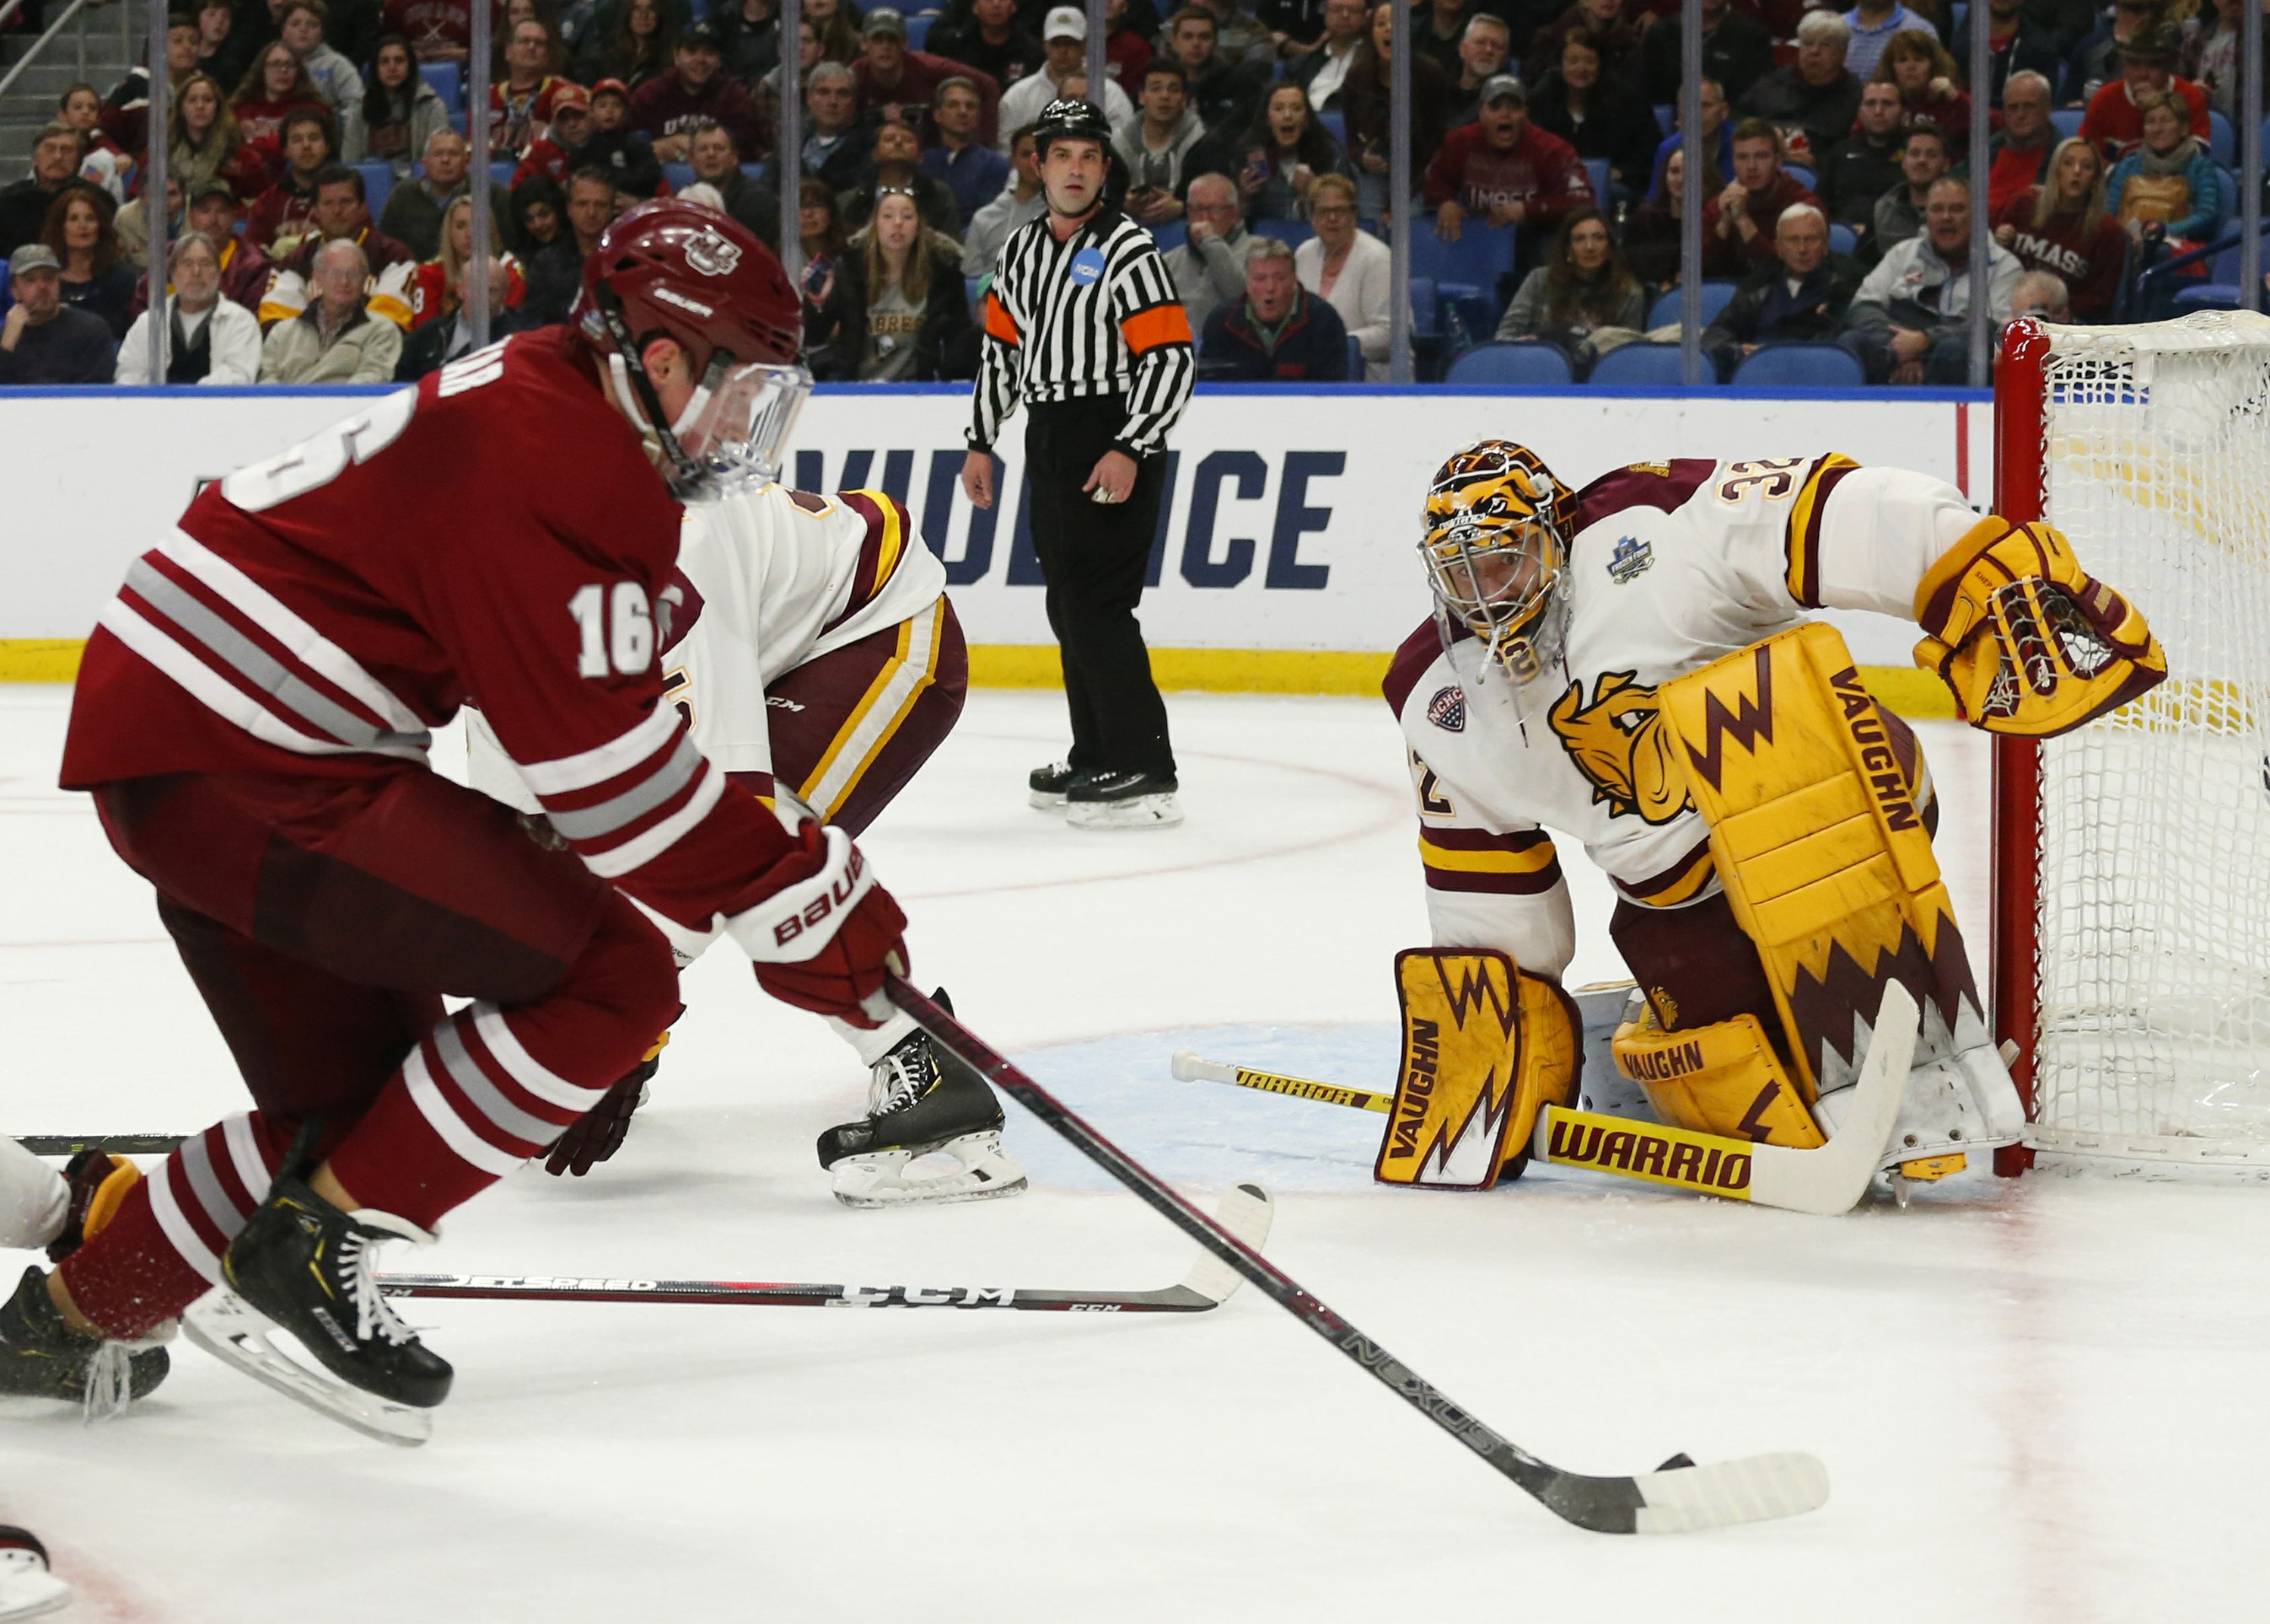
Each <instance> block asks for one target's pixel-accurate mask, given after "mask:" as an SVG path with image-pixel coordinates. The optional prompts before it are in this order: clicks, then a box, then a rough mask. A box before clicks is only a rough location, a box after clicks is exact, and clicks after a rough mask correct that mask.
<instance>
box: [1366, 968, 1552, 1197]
mask: <svg viewBox="0 0 2270 1624" xmlns="http://www.w3.org/2000/svg"><path fill="white" fill-rule="evenodd" d="M1395 990H1396V993H1397V996H1398V999H1399V1000H1400V1002H1401V1004H1402V1006H1403V1067H1402V1072H1401V1074H1400V1075H1399V1076H1398V1078H1397V1079H1396V1085H1395V1105H1394V1109H1393V1111H1392V1113H1391V1115H1390V1116H1389V1118H1388V1123H1387V1132H1386V1135H1385V1137H1384V1138H1383V1139H1382V1140H1381V1143H1380V1146H1379V1157H1378V1160H1377V1161H1375V1162H1374V1163H1373V1165H1372V1173H1373V1176H1374V1177H1376V1178H1377V1179H1378V1180H1379V1181H1380V1183H1384V1184H1419V1185H1424V1186H1426V1187H1427V1188H1428V1189H1432V1190H1487V1189H1488V1188H1489V1187H1490V1186H1491V1185H1492V1184H1495V1183H1497V1182H1498V1180H1499V1179H1500V1178H1501V1177H1508V1178H1517V1177H1519V1176H1520V1174H1521V1170H1522V1169H1523V1168H1524V1167H1526V1166H1527V1165H1528V1162H1529V1139H1530V1133H1531V1130H1532V1128H1533V1126H1534V1125H1535V1123H1536V1121H1537V1113H1538V1111H1539V1109H1540V1108H1541V1107H1543V1106H1545V1105H1547V1104H1548V1103H1549V1104H1554V1105H1566V1104H1569V1102H1571V1101H1574V1100H1575V1098H1576V1079H1577V1073H1578V1072H1579V1070H1580V1069H1581V1067H1582V1066H1583V1064H1584V1035H1583V1034H1584V1025H1583V1022H1582V1021H1581V1020H1579V1018H1578V1016H1577V1014H1576V1005H1574V1004H1573V1003H1571V1002H1570V1001H1569V995H1568V994H1567V993H1565V992H1563V991H1562V990H1561V989H1560V988H1559V987H1558V986H1557V985H1555V984H1554V983H1552V982H1549V981H1547V980H1545V979H1544V978H1543V977H1541V976H1537V975H1525V974H1524V973H1523V972H1522V971H1521V969H1520V968H1518V967H1517V965H1516V964H1515V963H1514V961H1513V960H1511V959H1510V958H1509V957H1507V956H1506V955H1505V954H1504V953H1498V952H1495V951H1494V950H1490V949H1453V948H1435V947H1413V948H1406V950H1405V951H1404V952H1402V953H1398V954H1396V955H1395Z"/></svg>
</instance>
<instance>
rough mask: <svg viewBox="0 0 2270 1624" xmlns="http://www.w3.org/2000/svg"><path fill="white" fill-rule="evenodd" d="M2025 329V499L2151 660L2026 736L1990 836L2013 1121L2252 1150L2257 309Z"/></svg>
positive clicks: (2261, 473) (2202, 1154) (2237, 1152)
mask: <svg viewBox="0 0 2270 1624" xmlns="http://www.w3.org/2000/svg"><path fill="white" fill-rule="evenodd" d="M2045 331H2046V334H2047V337H2048V338H2049V345H2048V348H2047V352H2046V353H2045V354H2044V355H2042V356H2041V357H2040V362H2039V365H2040V385H2041V392H2040V397H2039V398H2040V403H2041V404H2040V412H2039V414H2040V417H2041V419H2042V434H2041V465H2040V469H2039V475H2038V478H2039V479H2040V486H2039V488H2040V489H2041V490H2042V491H2043V493H2044V516H2045V517H2046V518H2047V519H2048V520H2049V522H2050V523H2052V524H2055V525H2057V526H2058V527H2059V529H2061V530H2064V531H2065V532H2066V535H2067V536H2069V537H2070V538H2072V541H2073V549H2074V551H2075V552H2077V553H2078V554H2079V555H2080V557H2081V564H2082V567H2084V568H2086V569H2088V572H2089V573H2090V574H2091V575H2096V576H2097V577H2099V578H2100V579H2102V580H2103V581H2104V582H2107V583H2108V584H2110V585H2111V586H2112V587H2114V588H2115V589H2116V590H2118V591H2120V592H2122V593H2125V595H2127V597H2129V599H2130V600H2131V601H2132V602H2133V603H2134V604H2136V605H2137V607H2138V608H2140V610H2142V612H2144V614H2145V616H2146V617H2147V618H2148V619H2149V620H2150V622H2151V625H2152V628H2153V630H2154V631H2155V633H2156V634H2158V637H2159V639H2160V643H2161V646H2162V648H2163V649H2165V650H2166V652H2167V658H2168V677H2167V680H2166V681H2165V682H2163V683H2162V684H2161V685H2160V686H2159V687H2157V688H2155V690H2153V691H2152V692H2151V693H2148V694H2146V695H2145V696H2144V697H2143V698H2142V699H2141V700H2140V701H2136V702H2135V703H2133V704H2132V705H2130V706H2128V707H2127V708H2125V709H2123V710H2121V711H2119V712H2118V713H2116V714H2115V715H2113V716H2110V717H2108V718H2105V719H2103V720H2101V721H2099V722H2097V723H2094V724H2092V725H2090V726H2088V727H2084V728H2081V729H2080V730H2076V731H2074V732H2073V733H2070V734H2067V735H2066V736H2065V737H2064V738H2056V739H2050V740H2046V741H2044V742H2043V744H2042V745H2041V746H2040V748H2039V757H2038V762H2039V777H2038V790H2037V795H2036V830H2035V831H2034V832H2033V838H2032V843H2031V844H2030V845H2029V844H2028V843H2027V841H2026V836H2025V834H2024V832H2022V831H2015V832H2014V831H2010V830H2007V829H2006V830H2005V831H2004V834H2003V836H2002V840H2003V847H2002V850H2001V852H2000V854H1999V856H2000V858H2001V860H2002V861H2005V862H2018V863H2026V862H2030V863H2031V864H2032V865H2033V874H2034V884H2033V891H2034V898H2035V916H2034V917H2035V923H2036V930H2035V932H2034V938H2035V952H2034V965H2033V969H2034V976H2033V988H2034V1010H2033V1022H2034V1033H2035V1042H2034V1045H2033V1054H2034V1062H2035V1078H2034V1096H2035V1102H2036V1103H2035V1116H2036V1130H2035V1134H2034V1138H2033V1142H2034V1143H2035V1144H2036V1146H2038V1147H2039V1148H2041V1149H2044V1150H2050V1151H2059V1152H2066V1153H2077V1154H2097V1155H2109V1156H2114V1157H2119V1158H2122V1159H2126V1160H2139V1161H2185V1162H2195V1163H2244V1162H2251V1161H2259V1162H2262V1163H2264V1164H2266V1165H2270V318H2265V317H2263V316H2259V315H2251V314H2236V313H2233V314H2220V313H2219V314H2212V315H2194V316H2192V317H2188V318H2186V319H2185V320H2183V321H2180V322H2169V323H2156V324H2153V325H2148V326H2137V327H2122V328H2049V329H2046V330H2045ZM2008 383H2009V374H2007V372H2006V374H2005V378H2004V395H2003V399H2002V401H2001V402H2000V405H2001V409H2002V410H2003V411H2004V412H2008V411H2010V410H2011V409H2012V408H2013V406H2014V405H2015V404H2022V405H2023V406H2024V408H2025V409H2029V410H2030V409H2031V402H2030V401H2025V400H2024V399H2023V391H2018V392H2016V393H2017V396H2018V398H2017V399H2014V398H2013V394H2014V392H2013V391H2012V390H2011V389H2009V388H2008ZM2011 444H2012V441H2011V440H2010V439H2009V438H2007V437H2006V439H2005V441H2004V446H2005V463H2004V467H2003V470H2002V480H2003V486H2004V490H2005V493H2006V495H2007V493H2009V492H2010V490H2011V487H2012V485H2013V482H2014V480H2022V479H2024V478H2027V477H2028V471H2025V470H2024V469H2022V468H2014V467H2013V466H2011V463H2013V462H2014V461H2016V460H2017V459H2016V458H2015V457H2014V456H2011V455H2010V447H2011Z"/></svg>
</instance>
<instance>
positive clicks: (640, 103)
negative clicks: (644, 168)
mask: <svg viewBox="0 0 2270 1624" xmlns="http://www.w3.org/2000/svg"><path fill="white" fill-rule="evenodd" d="M724 63H725V59H724V57H723V55H722V54H721V53H720V52H719V50H718V48H717V31H716V29H714V28H712V27H711V26H709V25H708V23H695V24H694V26H692V27H690V28H688V29H686V32H685V33H682V34H680V35H679V37H678V56H677V58H676V63H675V65H674V66H672V67H671V70H670V71H669V72H667V73H665V74H664V75H663V76H662V77H661V78H655V79H649V80H648V81H647V82H646V83H645V84H643V85H640V86H639V87H638V89H637V90H635V91H634V92H633V93H631V114H630V122H631V124H632V126H633V127H634V128H635V129H638V130H644V131H645V132H646V133H647V136H648V138H649V139H650V140H651V141H652V142H653V143H654V155H655V156H656V157H657V158H658V159H661V160H662V161H663V162H664V163H666V164H674V163H683V162H684V161H685V159H686V153H687V152H689V151H690V150H691V149H692V147H693V145H694V126H695V125H696V124H698V123H700V122H701V121H702V120H703V119H705V118H708V119H715V120H716V121H717V122H719V123H721V124H723V125H724V126H725V128H726V129H727V130H731V132H732V135H733V145H735V146H736V147H737V148H738V149H739V150H740V151H741V152H744V153H747V154H751V155H753V157H755V158H762V157H763V156H764V155H765V154H766V153H768V152H771V151H772V143H771V142H769V141H768V140H767V139H766V138H765V131H764V128H763V124H762V122H761V121H760V119H759V118H758V117H757V104H756V103H755V102H754V101H753V100H751V99H750V97H749V93H748V92H747V91H746V90H744V89H742V88H741V86H740V85H739V84H738V82H737V81H735V80H733V79H731V78H727V77H726V75H725V67H724Z"/></svg>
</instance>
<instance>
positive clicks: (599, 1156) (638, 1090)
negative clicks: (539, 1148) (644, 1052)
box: [544, 1064, 654, 1178]
mask: <svg viewBox="0 0 2270 1624" xmlns="http://www.w3.org/2000/svg"><path fill="white" fill-rule="evenodd" d="M653 1075H654V1067H653V1066H652V1065H651V1064H641V1065H640V1067H639V1069H638V1070H637V1071H635V1072H632V1073H631V1074H630V1075H629V1076H628V1077H626V1078H625V1079H623V1080H622V1081H621V1082H619V1083H617V1084H616V1085H615V1086H613V1087H612V1088H610V1089H608V1090H607V1092H606V1093H605V1094H603V1095H601V1096H600V1099H599V1102H598V1103H597V1105H595V1106H593V1107H592V1108H591V1109H590V1110H588V1111H586V1112H584V1113H583V1114H582V1116H579V1117H577V1118H576V1119H575V1122H574V1123H571V1124H570V1125H569V1126H568V1131H567V1132H565V1133H563V1134H561V1135H560V1139H559V1142H558V1143H557V1144H555V1145H553V1147H552V1153H551V1154H550V1155H549V1156H546V1157H545V1159H544V1170H545V1172H546V1173H549V1174H551V1175H552V1176H553V1177H554V1178H558V1177H559V1176H560V1175H561V1174H563V1173H572V1174H574V1175H575V1176H576V1177H577V1178H581V1177H582V1176H583V1175H585V1174H586V1173H589V1172H590V1170H591V1169H592V1168H595V1167H597V1165H598V1164H599V1163H601V1162H603V1161H606V1160H607V1158H608V1157H610V1156H612V1155H613V1154H614V1153H616V1152H617V1151H618V1150H619V1149H621V1148H622V1143H623V1138H624V1136H625V1135H626V1134H627V1133H629V1132H630V1131H631V1113H632V1112H633V1111H635V1110H637V1109H638V1108H639V1106H640V1105H641V1104H642V1102H643V1101H644V1100H645V1097H646V1079H648V1078H649V1077H651V1076H653Z"/></svg>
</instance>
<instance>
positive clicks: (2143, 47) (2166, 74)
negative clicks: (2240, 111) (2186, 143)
mask: <svg viewBox="0 0 2270 1624" xmlns="http://www.w3.org/2000/svg"><path fill="white" fill-rule="evenodd" d="M2176 50H2177V45H2176V31H2175V30H2174V29H2173V28H2168V27H2154V28H2148V29H2146V30H2145V31H2144V32H2143V33H2139V34H2138V35H2137V36H2136V37H2135V38H2134V39H2133V40H2131V41H2128V43H2127V44H2125V45H2124V46H2122V47H2121V48H2120V77H2119V78H2117V79H2115V80H2113V81H2112V82H2111V84H2109V85H2105V86H2104V87H2103V89H2101V90H2099V91H2098V92H2097V93H2096V95H2094V96H2092V97H2090V98H2089V102H2088V112H2087V113H2086V114H2084V115H2082V117H2081V134H2082V135H2083V136H2084V137H2087V138H2088V139H2089V140H2091V141H2094V142H2095V143H2096V145H2097V146H2098V147H2099V148H2100V149H2101V150H2103V151H2106V152H2110V153H2111V156H2113V157H2115V158H2118V157H2122V156H2124V155H2125V154H2126V153H2127V152H2129V151H2130V150H2131V149H2133V148H2134V147H2137V146H2140V145H2142V144H2143V140H2144V108H2143V106H2142V105H2141V104H2143V103H2145V102H2147V101H2148V100H2150V99H2151V98H2152V97H2154V96H2155V95H2161V94H2165V93H2169V92H2170V91H2172V92H2173V93H2176V94H2177V95H2179V96H2181V97H2182V98H2183V99H2184V101H2185V105H2186V106H2188V107H2189V108H2191V115H2192V119H2191V128H2192V134H2193V135H2195V136H2197V137H2199V138H2200V140H2201V141H2205V140H2207V138H2208V135H2209V130H2208V126H2207V92H2205V91H2203V90H2201V89H2200V87H2199V86H2198V85H2194V84H2192V82H2191V81H2190V80H2189V79H2181V78H2177V77H2176ZM2074 297H2075V300H2076V302H2077V301H2078V300H2079V295H2078V294H2077V293H2076V294H2075V295H2074Z"/></svg>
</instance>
